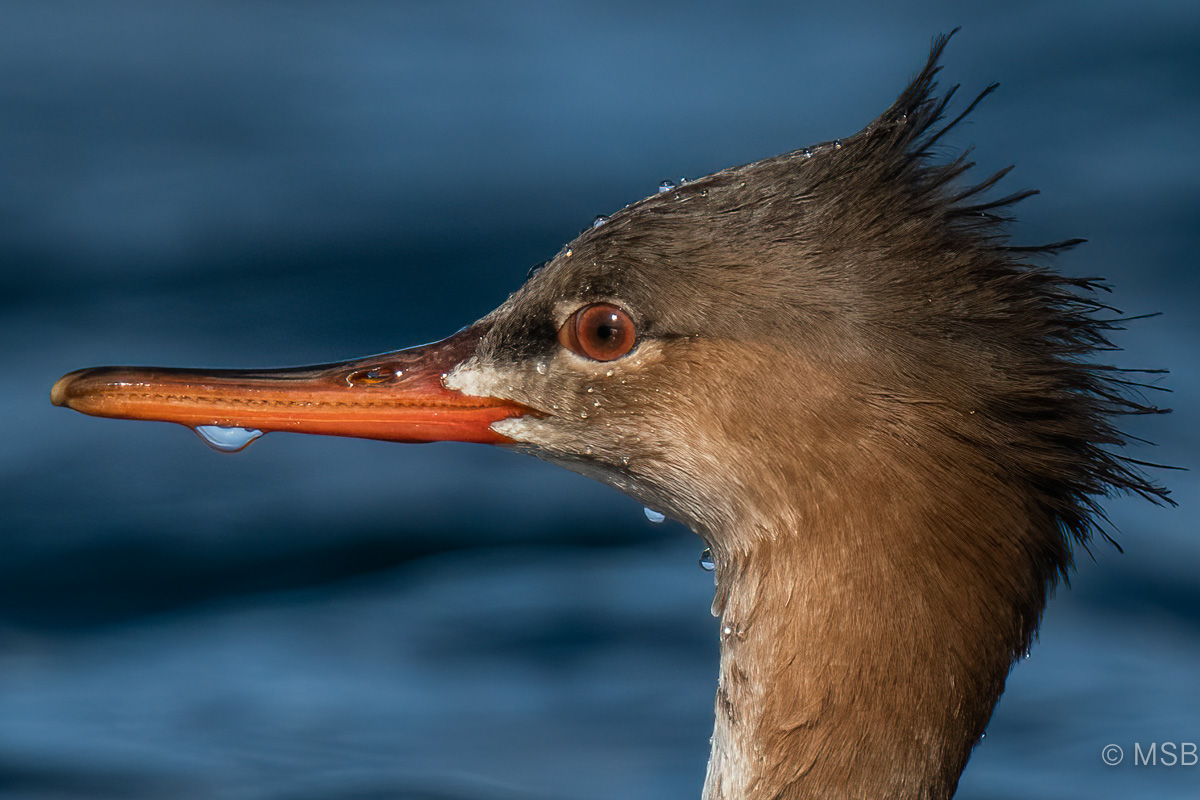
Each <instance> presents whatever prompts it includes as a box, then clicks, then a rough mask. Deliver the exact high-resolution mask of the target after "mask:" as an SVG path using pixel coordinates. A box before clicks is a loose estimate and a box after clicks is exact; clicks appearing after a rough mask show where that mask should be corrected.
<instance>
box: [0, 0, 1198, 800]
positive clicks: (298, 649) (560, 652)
mask: <svg viewBox="0 0 1200 800" xmlns="http://www.w3.org/2000/svg"><path fill="white" fill-rule="evenodd" d="M956 25H963V26H964V27H965V30H964V31H963V33H962V34H960V36H959V37H958V38H957V39H956V40H955V41H954V42H953V43H952V45H951V47H950V49H949V51H948V55H947V58H946V63H947V67H946V70H945V72H944V73H943V75H944V78H945V82H947V83H953V82H961V83H963V84H964V89H965V94H972V93H974V92H975V91H977V90H979V89H982V88H983V87H984V86H985V85H986V84H987V83H989V82H991V81H993V80H998V81H1000V82H1001V83H1002V84H1003V87H1002V89H1001V91H1000V92H999V94H997V95H995V96H993V97H992V98H990V99H989V100H988V101H987V102H986V103H985V104H984V105H983V106H982V107H981V108H980V109H979V110H978V111H977V112H976V113H975V114H974V115H973V117H972V122H971V123H970V124H968V125H966V126H964V127H963V128H962V129H961V130H959V131H958V132H957V137H956V139H955V141H954V142H953V144H954V145H955V146H957V147H963V146H967V145H972V144H973V145H976V146H977V150H976V154H975V155H976V159H977V160H978V161H979V162H980V164H981V166H980V173H981V174H982V172H983V171H984V170H989V169H994V168H998V167H1000V166H1004V165H1005V164H1007V163H1010V162H1015V163H1016V164H1017V165H1018V166H1017V170H1016V171H1015V172H1014V173H1013V175H1012V176H1010V178H1008V180H1007V185H1008V187H1009V188H1010V189H1016V188H1023V187H1036V188H1040V189H1042V190H1043V192H1044V194H1043V195H1041V196H1040V197H1037V198H1034V199H1032V200H1030V201H1027V202H1026V203H1025V204H1024V205H1023V207H1022V208H1021V216H1022V224H1021V225H1020V226H1019V228H1018V231H1017V239H1018V240H1019V241H1021V242H1022V243H1040V242H1045V241H1056V240H1059V239H1063V238H1068V237H1072V236H1084V237H1087V238H1089V239H1090V242H1091V243H1090V244H1088V245H1087V246H1085V247H1083V248H1080V249H1078V250H1077V251H1074V252H1072V253H1070V254H1068V255H1066V256H1065V257H1064V258H1063V259H1062V262H1061V266H1062V267H1063V269H1064V270H1066V271H1067V272H1069V273H1072V274H1077V275H1103V276H1106V277H1108V278H1109V279H1110V280H1111V281H1112V282H1113V283H1114V284H1115V286H1116V287H1117V293H1116V294H1115V295H1114V297H1115V298H1116V299H1115V302H1116V304H1117V305H1118V306H1120V307H1121V308H1122V309H1123V310H1124V311H1126V312H1128V313H1130V314H1143V313H1148V312H1155V311H1162V312H1164V316H1162V317H1160V318H1156V319H1152V320H1148V321H1144V322H1138V323H1135V324H1134V325H1133V326H1132V329H1131V330H1130V331H1129V333H1128V334H1126V335H1124V336H1123V337H1122V339H1121V342H1122V344H1124V345H1125V347H1126V351H1125V352H1123V353H1119V354H1115V359H1116V360H1117V361H1118V362H1119V363H1121V364H1123V365H1126V366H1139V367H1170V368H1171V370H1172V375H1171V376H1170V377H1169V379H1168V380H1167V381H1166V383H1167V385H1169V386H1171V387H1172V388H1174V390H1175V394H1174V395H1173V396H1171V397H1170V398H1169V400H1168V403H1167V404H1169V405H1173V406H1174V407H1175V408H1176V413H1175V414H1174V415H1173V416H1172V417H1169V418H1165V419H1163V418H1158V419H1145V420H1134V421H1132V422H1131V427H1132V430H1133V432H1134V433H1136V434H1138V435H1140V436H1144V437H1146V438H1149V439H1153V440H1156V441H1158V442H1160V443H1161V445H1162V446H1161V447H1159V448H1157V449H1155V450H1150V449H1148V448H1142V449H1138V450H1136V451H1135V452H1134V455H1135V456H1137V457H1141V458H1149V459H1152V460H1162V461H1166V462H1168V463H1173V464H1182V465H1190V466H1195V465H1196V459H1195V454H1196V453H1197V426H1196V425H1195V424H1194V422H1193V420H1194V419H1195V418H1196V412H1197V407H1196V396H1197V395H1196V389H1197V388H1198V387H1197V384H1198V382H1200V370H1198V369H1197V363H1196V356H1195V352H1196V342H1197V332H1198V329H1200V320H1198V319H1197V311H1196V309H1197V303H1196V301H1197V288H1198V282H1200V277H1198V276H1200V271H1198V270H1197V269H1196V256H1195V254H1196V252H1197V250H1198V249H1200V227H1198V225H1197V218H1198V217H1197V212H1198V211H1200V148H1197V146H1196V142H1197V138H1196V137H1197V133H1196V132H1197V131H1198V130H1200V104H1198V102H1197V101H1198V99H1200V89H1198V88H1197V86H1198V85H1200V83H1198V79H1200V5H1197V4H1196V3H1194V2H1190V0H1178V1H1177V2H1163V3H1154V2H1150V3H1145V2H1137V3H1135V2H1132V0H1109V1H1107V2H1099V3H1088V4H1071V3H1064V4H1044V3H1036V2H1009V3H1003V4H1000V3H996V4H986V5H985V4H978V5H972V6H970V7H968V6H966V5H964V4H957V3H928V2H909V3H887V2H868V3H857V2H839V3H824V4H814V3H757V4H741V5H738V6H736V7H735V6H732V5H731V6H729V7H726V8H721V7H717V6H709V5H693V4H689V3H656V4H643V3H631V2H629V3H626V2H617V3H594V2H592V3H566V2H562V3H550V2H545V3H517V4H501V3H483V2H480V3H459V2H442V3H436V4H433V3H429V4H426V3H389V2H355V3H344V4H333V3H315V2H287V3H285V2H262V1H258V2H246V1H243V2H236V3H235V2H206V3H190V4H167V3H156V2H120V3H114V2H83V1H80V2H66V1H65V0H43V1H42V2H15V1H14V2H8V3H5V4H4V5H3V7H0V76H3V80H0V186H2V190H0V413H2V415H3V419H4V420H5V422H6V428H5V433H4V436H3V438H2V439H0V796H2V797H5V798H9V797H11V798H107V797H113V798H117V797H121V798H124V797H154V798H160V797H172V798H222V799H224V798H229V799H230V800H233V799H235V798H236V799H238V800H240V799H242V798H246V799H247V800H250V799H251V798H253V799H254V800H258V799H260V798H280V799H282V798H288V799H289V800H302V799H306V798H313V799H314V800H315V799H317V798H384V797H387V798H442V799H447V798H578V799H579V800H585V799H588V800H590V799H591V798H615V797H620V798H632V799H637V798H647V800H648V799H649V798H690V797H697V796H698V795H699V789H700V785H701V782H702V779H703V770H704V764H705V760H706V757H707V747H708V736H709V733H710V730H711V719H712V712H711V707H712V697H713V691H714V683H715V677H716V654H717V650H716V628H715V624H714V622H713V620H712V619H711V617H710V616H709V614H708V603H709V601H710V599H711V591H712V584H711V578H710V576H709V575H708V574H706V573H704V572H702V571H701V570H700V569H699V568H698V567H697V566H696V556H697V555H698V552H699V547H700V546H699V542H698V540H696V539H695V538H694V537H692V535H691V534H690V533H689V532H687V531H686V530H684V529H682V528H681V527H679V526H678V525H674V524H670V523H668V524H667V525H663V526H654V525H651V524H650V523H649V522H647V521H646V519H645V518H644V517H643V516H642V514H641V512H640V509H639V508H638V507H637V506H636V505H635V504H634V503H632V501H629V500H627V499H626V498H624V497H622V496H620V495H618V494H616V493H615V492H613V491H610V490H608V489H605V488H602V487H600V486H598V485H593V484H591V483H589V482H588V481H586V480H584V479H582V478H579V477H576V476H573V475H570V474H566V473H564V472H560V471H558V470H556V469H555V468H553V467H550V466H547V465H544V464H540V463H537V462H535V461H533V460H531V459H525V458H522V457H520V456H517V455H514V454H511V453H507V452H502V451H499V450H494V449H489V448H483V447H474V446H463V445H431V446H426V447H403V446H398V445H388V444H382V443H377V442H367V441H350V440H336V439H320V438H310V437H297V436H286V435H272V436H268V437H266V438H265V439H264V440H262V441H260V442H258V443H256V444H255V445H253V446H252V447H251V448H250V449H249V450H248V451H247V452H245V453H243V454H241V455H238V456H222V455H218V454H216V453H214V452H212V451H210V450H209V449H208V448H206V447H204V446H203V445H202V444H201V443H200V442H199V441H198V440H197V439H196V438H195V436H193V434H191V433H190V432H188V431H186V430H184V429H182V428H178V427H175V426H169V425H156V424H138V423H127V422H120V421H111V420H96V419H89V418H85V417H83V416H81V415H77V414H72V413H68V412H66V411H63V410H61V409H54V408H52V407H51V406H50V404H49V402H48V400H47V392H48V390H49V387H50V385H51V383H52V382H53V381H54V380H55V379H56V378H57V377H58V376H59V375H60V374H62V373H63V372H66V371H68V370H71V369H76V368H79V367H83V366H90V365H95V364H107V363H126V364H134V363H155V364H172V365H191V366H229V367H239V366H242V367H252V366H274V365H288V364H300V363H314V362H322V361H329V360H335V359H341V358H346V357H350V356H356V355H363V354H366V353H371V352H378V351H384V350H390V349H395V348H398V347H402V346H407V345H410V344H414V343H418V342H421V341H426V340H430V339H435V338H440V337H441V336H443V335H446V334H448V333H450V332H452V331H453V330H455V329H457V328H458V327H460V326H461V325H463V324H466V323H468V322H470V321H472V320H474V319H476V318H477V317H479V316H481V315H482V314H484V313H486V312H487V311H488V310H490V309H491V308H492V307H493V306H494V305H495V304H497V303H498V302H499V301H501V300H502V299H503V298H504V297H505V296H506V294H507V293H508V292H509V291H512V290H513V289H514V288H516V287H517V286H518V285H519V284H520V282H521V281H522V280H523V278H524V275H525V272H526V270H527V269H528V267H529V266H530V265H531V264H533V263H535V262H538V261H541V260H543V259H545V258H547V257H549V256H550V255H552V254H553V253H554V252H555V251H556V250H557V249H558V247H559V246H560V245H561V244H562V243H563V242H565V241H567V240H568V239H570V238H571V237H572V236H573V235H574V234H575V233H576V232H577V231H578V230H579V229H580V228H582V227H584V226H585V225H587V224H588V223H589V221H590V220H591V219H592V218H593V217H594V216H595V215H597V214H601V213H606V212H611V211H612V210H614V209H616V208H619V207H620V206H623V205H625V204H626V203H628V202H631V201H633V200H636V199H638V198H640V197H642V196H645V195H647V194H649V193H650V192H651V191H653V189H654V187H655V186H656V185H657V184H658V182H659V181H660V180H662V179H663V178H667V177H676V176H680V175H683V176H692V177H694V176H697V175H701V174H705V173H708V172H711V171H713V170H716V169H719V168H722V167H725V166H729V165H733V164H737V163H742V162H746V161H751V160H755V159H758V158H762V157H765V156H769V155H773V154H775V153H778V152H782V151H785V150H791V149H795V148H797V147H800V146H803V145H805V144H809V143H811V142H815V141H819V140H825V139H830V138H834V137H837V136H843V135H847V134H849V133H852V132H854V131H856V130H857V129H859V128H860V127H862V126H863V125H864V124H866V123H867V122H868V121H869V120H870V119H871V118H872V117H873V116H874V115H875V114H876V113H878V112H879V111H881V110H882V109H884V108H885V107H886V106H887V105H888V104H889V103H890V102H891V100H892V99H893V98H894V97H895V95H896V94H897V93H898V92H899V91H900V89H901V88H902V87H903V85H904V83H905V81H906V80H907V78H908V77H909V76H910V75H911V74H912V73H913V72H914V71H915V70H916V69H917V68H918V67H919V66H920V64H921V63H922V61H923V59H924V57H925V53H926V50H927V47H928V43H929V39H930V37H931V36H932V35H933V34H935V33H938V32H944V31H948V30H949V29H951V28H953V27H954V26H956ZM1163 477H1164V479H1167V480H1169V482H1170V484H1171V485H1172V487H1173V488H1174V489H1175V492H1176V495H1175V496H1176V498H1177V499H1178V500H1179V501H1180V503H1181V505H1182V508H1181V509H1179V510H1174V511H1171V510H1161V509H1156V508H1153V507H1150V506H1149V505H1148V504H1146V503H1144V502H1136V501H1130V500H1117V501H1115V502H1113V503H1112V504H1111V505H1110V509H1111V515H1112V518H1113V521H1114V523H1115V525H1116V526H1117V527H1118V528H1119V530H1120V534H1119V537H1118V538H1119V540H1120V541H1121V543H1122V544H1123V546H1124V548H1125V554H1124V555H1119V554H1118V553H1117V552H1116V551H1115V550H1114V549H1113V548H1111V547H1108V546H1106V545H1103V544H1101V545H1097V546H1096V547H1095V548H1094V558H1091V557H1088V555H1087V554H1085V553H1081V554H1080V559H1079V560H1080V569H1079V572H1078V574H1077V576H1076V577H1075V578H1074V580H1073V582H1072V584H1073V585H1072V588H1071V590H1070V591H1066V590H1060V591H1059V592H1058V597H1057V598H1056V600H1055V601H1054V602H1053V603H1052V605H1051V607H1050V610H1049V611H1048V613H1047V615H1046V619H1045V624H1044V626H1043V629H1042V641H1041V642H1040V643H1039V644H1037V645H1036V647H1035V648H1034V650H1033V653H1032V657H1031V658H1029V659H1028V660H1027V661H1025V662H1023V663H1021V664H1020V665H1018V667H1017V668H1016V669H1015V670H1014V672H1013V675H1012V677H1011V679H1010V682H1009V689H1008V692H1007V694H1006V695H1005V697H1004V699H1003V700H1002V702H1001V704H1000V707H999V710H998V711H997V714H996V716H995V718H994V720H993V722H992V725H991V727H990V729H989V733H988V736H987V738H986V739H985V741H984V742H983V744H982V745H981V746H980V747H979V748H978V749H977V750H976V751H975V754H974V756H973V757H972V761H971V763H970V765H969V767H968V769H967V772H966V774H965V776H964V778H963V782H962V785H961V789H960V793H959V796H960V797H963V798H974V799H975V800H984V799H985V798H1008V797H1025V798H1066V797H1078V798H1089V799H1093V800H1094V799H1095V798H1129V797H1154V798H1185V797H1187V798H1194V797H1197V796H1200V766H1192V767H1185V766H1175V767H1166V766H1162V765H1159V766H1158V767H1135V766H1133V765H1131V764H1130V763H1128V760H1127V762H1126V763H1125V764H1123V765H1121V766H1119V767H1112V768H1110V767H1106V766H1105V765H1104V764H1103V763H1102V762H1101V758H1100V750H1101V748H1102V747H1103V746H1104V745H1105V744H1108V743H1110V742H1111V743H1116V744H1120V745H1122V746H1123V747H1124V748H1125V749H1126V752H1127V753H1128V752H1130V750H1131V748H1132V745H1133V743H1134V742H1141V743H1143V745H1144V744H1146V743H1149V742H1168V741H1169V742H1187V741H1190V742H1197V741H1200V678H1198V675H1200V670H1198V668H1197V665H1198V664H1200V584H1198V581H1197V565H1198V564H1200V537H1198V536H1197V532H1196V525H1195V513H1194V508H1195V505H1194V501H1195V498H1196V489H1197V486H1196V477H1195V473H1177V474H1169V475H1164V476H1163Z"/></svg>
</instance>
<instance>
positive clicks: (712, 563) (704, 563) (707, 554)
mask: <svg viewBox="0 0 1200 800" xmlns="http://www.w3.org/2000/svg"><path fill="white" fill-rule="evenodd" d="M716 568H717V562H716V560H715V559H714V558H713V554H712V548H711V547H706V548H704V552H702V553H701V554H700V569H702V570H704V571H705V572H712V571H713V570H715V569H716Z"/></svg>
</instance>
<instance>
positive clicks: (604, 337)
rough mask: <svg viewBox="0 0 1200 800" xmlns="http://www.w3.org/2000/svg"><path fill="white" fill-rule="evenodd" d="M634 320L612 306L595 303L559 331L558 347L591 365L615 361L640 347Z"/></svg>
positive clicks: (579, 310) (572, 317)
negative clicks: (636, 345)
mask: <svg viewBox="0 0 1200 800" xmlns="http://www.w3.org/2000/svg"><path fill="white" fill-rule="evenodd" d="M637 336H638V335H637V327H636V326H635V325H634V324H633V319H632V318H630V316H629V314H628V313H626V312H625V310H624V309H622V308H620V307H619V306H615V305H613V304H612V303H592V304H590V305H586V306H584V307H583V308H580V309H578V310H577V311H575V313H574V314H572V315H571V316H569V317H567V321H566V322H564V323H563V326H562V327H561V328H559V329H558V343H559V344H561V345H562V346H563V347H565V348H567V349H568V350H570V351H571V352H572V353H575V354H576V355H580V356H583V357H584V358H587V359H591V360H592V361H616V360H617V359H618V358H621V357H622V356H624V355H626V354H628V353H629V351H630V350H632V349H633V346H634V345H635V344H637Z"/></svg>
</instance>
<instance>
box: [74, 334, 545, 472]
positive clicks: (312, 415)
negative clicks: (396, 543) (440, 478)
mask: <svg viewBox="0 0 1200 800" xmlns="http://www.w3.org/2000/svg"><path fill="white" fill-rule="evenodd" d="M481 335H482V329H481V328H480V327H478V326H475V327H472V328H468V329H465V330H463V331H460V332H458V333H457V334H455V335H454V336H451V337H450V338H448V339H443V340H442V341H440V342H434V343H433V344H427V345H422V346H420V347H413V348H410V349H408V350H398V351H396V352H394V353H385V354H383V355H378V356H370V357H368V358H362V359H357V360H355V361H346V362H343V363H340V364H323V365H320V366H313V367H295V368H289V369H272V370H187V369H168V368H159V367H97V368H94V369H84V370H79V371H78V372H72V373H70V374H68V375H64V376H63V377H62V378H60V379H59V381H58V382H57V383H56V384H54V388H53V389H52V390H51V392H50V399H51V401H52V402H53V403H54V404H55V405H57V406H66V407H68V408H73V409H75V410H76V411H80V412H82V413H84V414H91V415H93V416H97V417H116V418H119V419H146V420H161V421H164V422H176V423H179V424H180V425H186V426H188V427H190V428H195V429H197V431H198V432H199V433H201V435H203V436H204V437H205V438H206V439H208V440H209V441H210V442H211V443H213V444H214V446H217V447H221V448H222V449H239V447H240V445H239V446H230V447H222V445H221V444H219V443H218V440H217V439H215V438H214V437H218V438H219V437H220V436H221V433H222V432H223V431H231V430H232V431H237V430H239V429H246V430H245V431H244V434H246V436H243V437H242V441H241V445H244V444H245V443H246V442H248V441H249V440H250V439H251V438H253V437H254V436H255V435H257V434H258V433H259V432H264V433H265V432H268V431H292V432H294V433H316V434H324V435H326V436H354V437H359V438H364V439H384V440H387V441H392V442H440V441H453V442H479V443H483V444H504V443H506V442H508V441H509V440H508V439H507V438H506V437H504V436H502V435H500V434H498V433H496V432H495V431H493V430H492V428H491V426H492V423H494V422H498V421H499V420H502V419H507V418H509V417H518V416H522V415H526V414H532V413H535V412H534V411H533V410H532V409H530V408H528V407H526V406H523V405H521V404H519V403H515V402H513V401H510V400H503V399H499V398H493V397H472V396H469V395H464V394H462V393H460V392H457V391H453V390H451V389H447V388H446V386H445V384H444V383H443V378H444V377H445V376H446V374H447V373H449V372H450V371H451V370H452V369H454V367H456V366H457V365H458V364H460V363H461V362H462V361H464V360H466V359H467V358H470V357H471V356H472V355H473V354H474V353H475V346H476V344H477V343H478V341H479V339H480V337H481ZM237 440H238V436H237V435H236V434H235V435H234V436H233V438H232V441H234V442H236V441H237Z"/></svg>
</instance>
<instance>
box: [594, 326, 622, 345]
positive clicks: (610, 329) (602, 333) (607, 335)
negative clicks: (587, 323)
mask: <svg viewBox="0 0 1200 800" xmlns="http://www.w3.org/2000/svg"><path fill="white" fill-rule="evenodd" d="M596 335H597V336H599V337H600V338H601V339H604V340H605V341H607V340H609V339H613V338H615V337H616V335H617V329H616V327H615V326H613V325H601V326H600V327H599V328H596Z"/></svg>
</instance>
